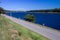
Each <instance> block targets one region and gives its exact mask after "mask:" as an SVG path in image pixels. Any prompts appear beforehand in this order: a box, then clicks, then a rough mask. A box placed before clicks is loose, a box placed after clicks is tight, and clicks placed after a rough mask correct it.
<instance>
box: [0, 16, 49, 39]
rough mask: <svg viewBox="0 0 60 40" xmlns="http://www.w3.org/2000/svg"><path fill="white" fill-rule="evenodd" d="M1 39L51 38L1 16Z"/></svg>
mask: <svg viewBox="0 0 60 40" xmlns="http://www.w3.org/2000/svg"><path fill="white" fill-rule="evenodd" d="M0 40H49V39H48V38H46V37H44V36H42V35H39V34H37V33H35V32H33V31H30V30H29V29H27V28H25V27H23V26H21V25H19V24H17V23H14V22H12V21H11V20H9V19H7V18H5V17H2V16H0Z"/></svg>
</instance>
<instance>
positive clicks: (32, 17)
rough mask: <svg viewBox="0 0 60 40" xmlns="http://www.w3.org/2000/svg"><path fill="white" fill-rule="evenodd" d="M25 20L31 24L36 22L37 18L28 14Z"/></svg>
mask: <svg viewBox="0 0 60 40" xmlns="http://www.w3.org/2000/svg"><path fill="white" fill-rule="evenodd" d="M24 19H25V20H26V21H29V22H35V17H34V15H31V14H26V15H25V17H24Z"/></svg>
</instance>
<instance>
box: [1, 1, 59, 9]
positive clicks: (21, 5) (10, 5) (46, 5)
mask: <svg viewBox="0 0 60 40" xmlns="http://www.w3.org/2000/svg"><path fill="white" fill-rule="evenodd" d="M0 1H1V3H0V7H3V8H4V9H6V10H39V9H52V8H60V0H0Z"/></svg>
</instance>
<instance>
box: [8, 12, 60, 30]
mask: <svg viewBox="0 0 60 40" xmlns="http://www.w3.org/2000/svg"><path fill="white" fill-rule="evenodd" d="M26 14H27V13H26V12H11V14H10V13H7V15H9V16H10V15H12V16H13V17H16V18H21V19H23V20H24V16H25V15H26ZM29 14H33V15H34V16H35V23H36V24H40V25H45V26H48V27H51V28H54V29H57V30H60V14H54V13H51V14H50V13H34V12H33V13H31V12H30V13H29Z"/></svg>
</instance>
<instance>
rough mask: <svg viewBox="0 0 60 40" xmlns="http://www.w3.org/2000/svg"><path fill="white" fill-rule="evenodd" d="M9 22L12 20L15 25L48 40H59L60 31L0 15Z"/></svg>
mask: <svg viewBox="0 0 60 40" xmlns="http://www.w3.org/2000/svg"><path fill="white" fill-rule="evenodd" d="M2 16H4V17H6V18H8V19H10V20H12V21H13V22H16V23H17V24H20V25H22V26H24V27H26V28H28V29H30V30H32V31H34V32H36V33H38V34H41V35H43V36H45V37H47V38H49V39H50V40H60V31H57V30H54V29H51V28H47V27H45V26H42V25H37V24H34V23H30V22H27V21H24V20H21V19H17V18H14V17H11V16H7V15H2Z"/></svg>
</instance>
